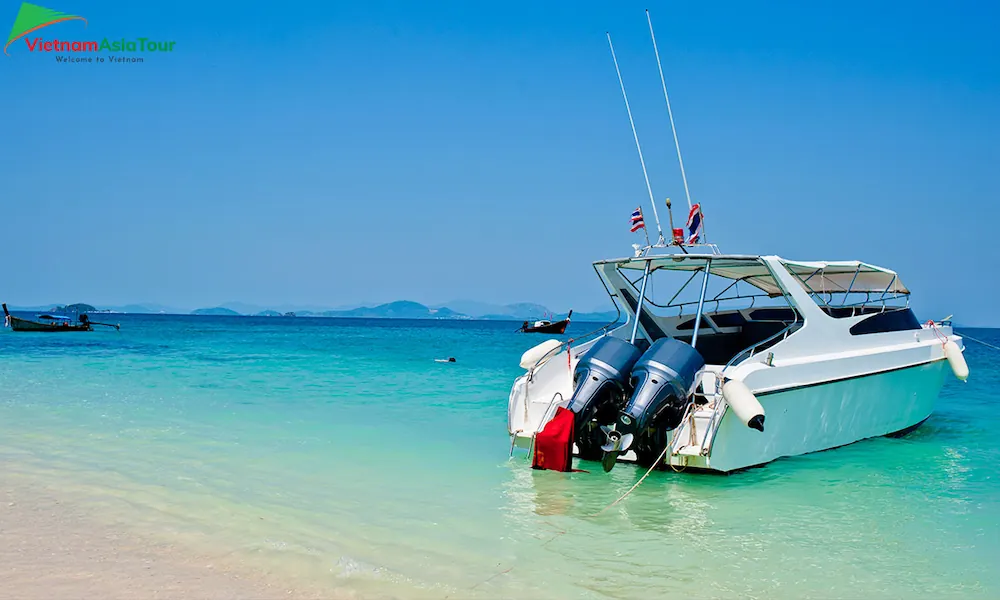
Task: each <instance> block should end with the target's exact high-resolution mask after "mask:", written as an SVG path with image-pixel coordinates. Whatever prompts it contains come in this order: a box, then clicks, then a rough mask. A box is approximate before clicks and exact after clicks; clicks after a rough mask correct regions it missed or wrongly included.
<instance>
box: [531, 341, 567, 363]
mask: <svg viewBox="0 0 1000 600" xmlns="http://www.w3.org/2000/svg"><path fill="white" fill-rule="evenodd" d="M561 345H562V342H560V341H559V340H545V341H544V342H542V343H541V344H538V345H537V346H535V347H534V348H529V349H528V351H527V352H525V353H524V354H522V355H521V368H522V369H531V368H532V367H534V366H535V363H537V362H538V361H539V360H541V358H542V357H543V356H545V355H546V354H548V353H550V352H552V351H553V350H555V349H556V348H558V347H559V346H561ZM552 356H555V353H553V354H552ZM549 358H551V356H550V357H549Z"/></svg>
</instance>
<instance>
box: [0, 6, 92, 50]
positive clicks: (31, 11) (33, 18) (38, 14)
mask: <svg viewBox="0 0 1000 600" xmlns="http://www.w3.org/2000/svg"><path fill="white" fill-rule="evenodd" d="M63 21H83V24H84V26H86V24H87V19H84V18H83V17H80V16H77V15H68V14H66V13H61V12H58V11H55V10H51V9H48V8H45V7H42V6H37V5H35V4H28V3H27V2H22V3H21V10H19V11H17V18H16V19H14V27H13V29H11V30H10V38H9V39H8V40H7V43H6V44H5V45H4V47H3V53H4V54H6V55H8V56H10V53H9V52H7V48H9V47H10V45H11V44H13V43H14V42H16V41H17V40H19V39H21V38H23V37H24V36H26V35H29V34H31V33H33V32H35V31H38V30H39V29H41V28H43V27H48V26H49V25H55V24H56V23H62V22H63Z"/></svg>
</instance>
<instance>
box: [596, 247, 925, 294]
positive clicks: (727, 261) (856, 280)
mask: <svg viewBox="0 0 1000 600" xmlns="http://www.w3.org/2000/svg"><path fill="white" fill-rule="evenodd" d="M769 258H775V259H777V260H778V261H779V262H781V264H782V265H784V266H785V268H786V269H788V270H789V272H791V273H793V274H794V275H796V276H798V278H799V279H800V280H801V281H803V282H804V283H803V287H806V286H808V288H807V291H814V292H833V293H844V292H847V291H848V290H850V291H851V292H861V293H866V292H879V293H882V292H885V293H889V294H892V293H895V294H909V293H910V290H909V289H907V288H906V286H905V285H903V282H902V280H900V278H899V276H898V275H897V274H896V272H895V271H891V270H889V269H885V268H882V267H879V266H876V265H872V264H868V263H865V262H861V261H857V260H843V261H803V260H788V259H784V258H781V257H780V256H774V257H769ZM709 260H711V262H712V266H711V273H712V275H716V276H718V277H724V278H726V279H736V280H741V281H745V282H746V283H749V284H750V285H753V286H754V287H756V288H759V289H761V290H763V291H765V292H767V293H768V294H780V293H781V289H780V288H779V287H778V285H777V283H776V282H775V281H774V277H773V276H772V275H771V273H770V271H768V268H767V266H766V265H765V264H764V262H763V261H762V260H761V257H760V256H757V255H750V254H666V255H664V254H660V255H649V256H639V257H630V258H619V259H611V260H600V261H597V262H595V263H594V264H595V265H598V264H608V263H614V264H616V265H617V266H618V268H620V269H635V270H638V271H641V270H644V269H645V268H646V263H647V262H649V263H650V269H651V270H656V269H665V270H668V271H700V270H702V269H703V268H704V267H705V264H706V263H707V262H708V261H709Z"/></svg>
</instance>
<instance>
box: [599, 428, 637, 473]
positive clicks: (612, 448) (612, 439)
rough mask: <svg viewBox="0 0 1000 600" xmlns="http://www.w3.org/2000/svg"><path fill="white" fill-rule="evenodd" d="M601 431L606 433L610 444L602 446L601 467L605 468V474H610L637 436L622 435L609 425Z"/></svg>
mask: <svg viewBox="0 0 1000 600" xmlns="http://www.w3.org/2000/svg"><path fill="white" fill-rule="evenodd" d="M601 431H603V432H604V435H606V436H608V442H607V443H606V444H604V445H603V446H601V450H603V451H604V457H603V458H602V459H601V466H602V467H604V472H605V473H608V472H610V471H611V469H613V468H614V467H615V463H616V462H618V456H619V455H621V454H622V453H624V452H625V451H626V450H628V449H629V446H631V445H632V440H633V439H634V438H635V436H634V435H632V434H631V433H626V434H624V435H622V434H621V433H619V432H618V431H615V430H614V429H612V428H611V427H608V426H607V425H602V426H601Z"/></svg>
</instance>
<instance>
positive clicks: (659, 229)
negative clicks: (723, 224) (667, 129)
mask: <svg viewBox="0 0 1000 600" xmlns="http://www.w3.org/2000/svg"><path fill="white" fill-rule="evenodd" d="M605 33H606V35H607V36H608V46H610V47H611V58H612V60H614V61H615V71H617V72H618V83H619V84H621V86H622V98H624V99H625V110H626V111H628V122H629V124H630V125H631V126H632V136H633V137H635V148H636V150H638V151H639V163H640V164H641V165H642V176H643V177H645V178H646V191H648V192H649V203H650V204H652V205H653V216H654V217H655V218H656V231H657V233H658V234H659V236H660V240H659V242H658V243H659V244H660V245H663V243H664V242H663V229H662V228H661V227H660V215H659V213H657V212H656V200H655V199H653V188H651V187H650V186H649V175H648V174H647V173H646V161H644V160H643V159H642V147H641V146H639V134H638V133H636V132H635V121H633V120H632V109H631V108H629V105H628V96H626V95H625V82H624V81H622V72H621V69H619V68H618V58H617V57H616V56H615V46H614V44H612V43H611V34H610V33H607V32H605Z"/></svg>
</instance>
